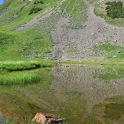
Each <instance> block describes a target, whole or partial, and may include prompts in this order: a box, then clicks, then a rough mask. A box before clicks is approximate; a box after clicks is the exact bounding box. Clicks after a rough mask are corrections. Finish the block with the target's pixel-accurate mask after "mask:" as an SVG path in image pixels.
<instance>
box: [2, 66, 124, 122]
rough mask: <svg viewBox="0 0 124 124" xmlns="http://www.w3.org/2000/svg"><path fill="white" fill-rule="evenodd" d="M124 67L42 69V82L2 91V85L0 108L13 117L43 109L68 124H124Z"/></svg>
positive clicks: (60, 67)
mask: <svg viewBox="0 0 124 124" xmlns="http://www.w3.org/2000/svg"><path fill="white" fill-rule="evenodd" d="M123 70H124V69H123V68H122V67H121V69H120V68H119V67H116V68H115V67H114V68H113V67H109V68H108V67H103V66H99V67H95V66H82V65H57V66H55V67H54V68H52V69H51V71H48V70H47V71H44V70H42V71H41V70H40V71H41V72H39V73H41V76H42V79H43V80H42V82H41V83H34V84H29V85H25V86H24V87H19V86H13V87H11V88H8V89H7V88H6V87H4V90H3V91H2V89H3V87H2V86H1V87H0V92H1V97H0V105H1V106H2V105H3V107H1V106H0V108H1V109H2V110H1V111H2V113H4V114H6V115H7V116H8V117H10V118H11V116H12V117H13V116H16V115H17V114H16V115H14V113H15V112H16V113H21V114H20V116H22V115H25V116H27V115H28V116H30V117H32V116H33V115H34V114H35V113H36V112H40V111H42V112H47V113H53V114H55V115H60V116H62V117H64V118H66V119H67V123H68V124H97V123H98V124H114V123H117V124H123V123H124V118H123V116H124V107H123V106H124V85H123V84H124V78H123V77H124V71H123ZM51 75H52V78H51ZM103 77H104V78H103ZM6 101H9V103H11V104H7V103H8V102H6ZM3 103H6V104H3ZM29 103H30V104H29ZM9 108H11V109H9ZM12 108H13V109H12ZM5 109H6V111H4V110H5ZM8 109H9V110H8ZM22 110H23V111H22ZM32 110H33V111H32ZM8 113H9V115H8ZM29 113H30V114H29Z"/></svg>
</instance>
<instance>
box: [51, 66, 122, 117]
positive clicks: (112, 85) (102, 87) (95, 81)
mask: <svg viewBox="0 0 124 124" xmlns="http://www.w3.org/2000/svg"><path fill="white" fill-rule="evenodd" d="M120 70H121V71H120ZM52 74H53V77H54V80H53V81H52V84H51V89H52V90H53V91H54V94H55V96H56V97H58V99H59V98H61V99H60V101H62V100H63V99H65V97H66V96H65V95H62V94H63V93H65V92H79V93H81V94H82V98H83V99H84V100H86V106H85V108H86V111H87V112H88V113H91V112H92V108H93V106H94V105H95V104H98V103H101V102H102V101H103V100H104V99H106V98H109V97H112V96H117V95H118V96H119V95H124V85H123V84H124V78H123V77H124V69H122V68H121V69H119V68H116V69H115V68H105V67H103V66H99V67H93V66H90V67H88V66H84V67H82V66H74V65H69V66H68V67H67V66H58V67H55V68H54V69H53V71H52ZM94 74H95V75H96V76H95V78H94ZM108 74H111V75H113V76H110V75H108ZM99 75H103V77H104V75H107V76H108V77H111V78H109V80H106V79H105V80H101V78H99V77H100V76H99ZM115 75H116V76H115ZM97 76H98V77H97ZM108 77H107V78H108ZM115 106H116V105H115ZM115 106H114V107H115ZM119 106H120V104H119ZM106 112H107V110H106ZM115 116H116V115H115Z"/></svg>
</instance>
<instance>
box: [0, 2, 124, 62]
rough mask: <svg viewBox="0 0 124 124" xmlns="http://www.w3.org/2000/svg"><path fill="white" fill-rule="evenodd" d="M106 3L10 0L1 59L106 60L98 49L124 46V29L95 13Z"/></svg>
mask: <svg viewBox="0 0 124 124" xmlns="http://www.w3.org/2000/svg"><path fill="white" fill-rule="evenodd" d="M105 2H106V1H102V0H101V1H98V0H89V2H88V1H87V0H32V1H29V0H24V1H18V0H8V1H7V2H5V3H4V4H2V5H1V6H0V27H1V28H0V41H1V42H0V43H1V45H0V51H1V55H0V58H1V59H3V58H5V59H8V58H20V57H22V58H25V57H26V58H27V57H28V58H35V57H38V58H45V59H60V60H84V59H85V60H86V59H88V60H89V59H94V58H98V59H101V58H104V57H105V56H104V55H103V54H100V53H101V52H98V51H99V50H98V51H97V54H96V51H93V47H94V46H96V45H99V44H100V43H101V42H102V43H106V41H109V43H110V44H113V45H118V46H119V45H120V46H124V44H123V40H124V38H123V32H124V28H123V27H121V28H120V27H116V26H112V25H110V24H107V23H106V22H105V21H104V19H102V18H100V17H97V16H96V15H95V14H94V12H93V11H94V6H95V7H96V5H98V4H99V5H100V7H102V5H103V4H105ZM90 3H92V4H90ZM93 5H94V6H93ZM97 9H98V8H97ZM108 54H109V53H108Z"/></svg>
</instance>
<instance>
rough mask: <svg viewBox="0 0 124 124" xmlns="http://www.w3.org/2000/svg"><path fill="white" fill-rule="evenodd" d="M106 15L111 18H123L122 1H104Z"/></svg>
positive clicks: (123, 8)
mask: <svg viewBox="0 0 124 124" xmlns="http://www.w3.org/2000/svg"><path fill="white" fill-rule="evenodd" d="M106 5H107V7H106V11H107V16H109V17H111V18H113V19H114V18H124V7H123V3H122V2H120V1H119V2H116V1H112V2H107V3H106Z"/></svg>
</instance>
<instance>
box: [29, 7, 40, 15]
mask: <svg viewBox="0 0 124 124" xmlns="http://www.w3.org/2000/svg"><path fill="white" fill-rule="evenodd" d="M41 10H42V8H40V7H33V8H32V9H31V10H30V12H29V15H31V14H33V13H37V12H39V11H41Z"/></svg>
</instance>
